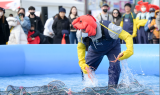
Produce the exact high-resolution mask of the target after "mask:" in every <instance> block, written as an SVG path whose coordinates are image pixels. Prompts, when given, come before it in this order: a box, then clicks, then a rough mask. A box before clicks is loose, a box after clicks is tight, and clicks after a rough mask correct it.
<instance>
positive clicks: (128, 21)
mask: <svg viewBox="0 0 160 95" xmlns="http://www.w3.org/2000/svg"><path fill="white" fill-rule="evenodd" d="M124 8H125V12H126V13H125V14H124V15H123V16H122V20H121V24H120V26H121V27H122V28H123V29H124V30H125V31H127V32H128V33H129V34H131V35H132V37H133V43H136V38H134V37H136V36H137V34H136V28H135V27H136V25H134V24H135V22H134V19H135V18H136V14H135V13H132V12H131V4H130V3H126V4H125V6H124ZM122 43H123V44H125V42H124V41H122Z"/></svg>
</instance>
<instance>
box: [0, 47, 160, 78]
mask: <svg viewBox="0 0 160 95" xmlns="http://www.w3.org/2000/svg"><path fill="white" fill-rule="evenodd" d="M124 50H126V46H125V45H122V51H124ZM127 62H128V65H129V67H130V68H131V69H132V72H133V73H136V74H146V75H159V45H134V55H133V56H132V57H130V58H129V59H128V60H127ZM108 67H109V61H108V59H107V57H106V56H104V59H103V61H102V62H101V64H100V66H99V67H98V69H97V71H96V73H101V74H106V73H108ZM73 73H81V71H80V67H79V65H78V56H77V45H7V46H0V76H1V77H3V76H15V75H24V74H27V75H35V74H36V75H37V74H73Z"/></svg>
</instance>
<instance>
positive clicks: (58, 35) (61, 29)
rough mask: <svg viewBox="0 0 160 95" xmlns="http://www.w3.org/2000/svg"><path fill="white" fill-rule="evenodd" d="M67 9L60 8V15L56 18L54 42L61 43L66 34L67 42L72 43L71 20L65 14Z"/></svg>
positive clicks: (53, 26)
mask: <svg viewBox="0 0 160 95" xmlns="http://www.w3.org/2000/svg"><path fill="white" fill-rule="evenodd" d="M65 14H66V9H65V8H60V10H59V14H58V17H57V18H56V19H55V21H54V23H53V25H52V29H53V31H54V33H55V37H54V38H53V39H54V40H53V41H54V42H53V43H54V44H61V41H62V38H63V35H64V34H65V40H66V44H70V41H69V34H70V22H69V19H68V18H67V17H66V16H65Z"/></svg>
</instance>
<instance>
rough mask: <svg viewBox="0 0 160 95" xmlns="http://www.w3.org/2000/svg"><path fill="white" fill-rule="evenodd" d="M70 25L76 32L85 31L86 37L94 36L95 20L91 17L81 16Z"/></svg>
mask: <svg viewBox="0 0 160 95" xmlns="http://www.w3.org/2000/svg"><path fill="white" fill-rule="evenodd" d="M72 25H73V27H74V28H76V29H78V30H80V29H85V30H86V33H88V36H95V35H96V28H97V24H96V19H95V18H94V17H93V16H91V15H83V16H80V17H78V18H77V19H75V20H74V21H73V22H72Z"/></svg>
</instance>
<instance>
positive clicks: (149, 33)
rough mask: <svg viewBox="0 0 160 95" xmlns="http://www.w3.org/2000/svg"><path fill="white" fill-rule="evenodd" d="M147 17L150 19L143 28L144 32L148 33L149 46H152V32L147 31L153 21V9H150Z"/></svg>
mask: <svg viewBox="0 0 160 95" xmlns="http://www.w3.org/2000/svg"><path fill="white" fill-rule="evenodd" d="M149 15H150V17H149V19H148V21H147V23H146V25H145V26H144V30H145V31H146V32H148V42H149V43H150V44H153V30H149V27H150V23H151V22H152V20H153V19H155V9H154V8H150V10H149Z"/></svg>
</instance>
